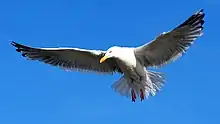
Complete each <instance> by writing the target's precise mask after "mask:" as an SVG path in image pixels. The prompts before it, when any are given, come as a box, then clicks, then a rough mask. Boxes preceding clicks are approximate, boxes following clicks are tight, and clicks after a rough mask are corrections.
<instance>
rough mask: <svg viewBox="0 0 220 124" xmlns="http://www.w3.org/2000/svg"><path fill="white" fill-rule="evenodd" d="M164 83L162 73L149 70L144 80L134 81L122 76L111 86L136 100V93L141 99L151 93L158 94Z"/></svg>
mask: <svg viewBox="0 0 220 124" xmlns="http://www.w3.org/2000/svg"><path fill="white" fill-rule="evenodd" d="M164 83H165V80H164V76H163V74H162V73H158V72H154V71H147V72H146V80H145V81H143V82H132V80H131V79H128V78H126V77H125V76H122V77H121V78H120V79H119V80H118V81H116V82H115V83H114V84H112V86H111V87H112V88H113V89H114V90H115V91H116V92H118V93H120V94H121V95H122V96H126V97H128V98H130V97H132V101H135V99H136V95H138V96H140V99H141V100H143V99H144V98H148V96H149V95H152V96H154V95H156V92H158V91H159V90H160V89H161V88H162V87H163V85H164Z"/></svg>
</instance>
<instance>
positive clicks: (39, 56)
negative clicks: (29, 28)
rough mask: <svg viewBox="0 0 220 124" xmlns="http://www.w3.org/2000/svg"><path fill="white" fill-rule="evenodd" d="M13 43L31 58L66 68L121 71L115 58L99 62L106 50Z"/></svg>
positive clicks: (105, 71)
mask: <svg viewBox="0 0 220 124" xmlns="http://www.w3.org/2000/svg"><path fill="white" fill-rule="evenodd" d="M11 44H12V45H13V46H15V47H16V51H17V52H20V53H21V54H22V56H23V57H26V58H28V59H29V60H37V61H40V62H44V63H46V64H50V65H53V66H58V67H60V68H62V69H65V70H77V71H93V72H100V73H113V72H120V73H121V71H120V68H119V67H118V65H117V63H116V61H115V60H114V59H113V58H112V59H108V60H106V62H104V63H101V64H100V63H99V60H100V59H101V58H102V57H103V56H104V55H105V51H100V50H99V51H98V50H86V49H79V48H33V47H29V46H25V45H21V44H19V43H16V42H12V43H11Z"/></svg>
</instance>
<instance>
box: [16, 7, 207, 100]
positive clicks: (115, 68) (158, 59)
mask: <svg viewBox="0 0 220 124" xmlns="http://www.w3.org/2000/svg"><path fill="white" fill-rule="evenodd" d="M204 16H205V14H204V12H203V9H201V10H199V11H198V12H196V13H195V14H193V15H192V16H191V17H189V18H188V19H187V20H186V21H185V22H183V23H182V24H180V25H179V26H177V27H176V28H174V29H173V30H171V31H169V32H165V33H162V34H161V35H159V36H158V37H156V38H155V39H154V40H153V41H151V42H150V43H147V44H144V45H142V46H140V47H119V46H114V47H111V48H109V49H108V50H107V51H100V50H86V49H79V48H33V47H29V46H25V45H21V44H18V43H16V42H12V45H13V46H15V47H16V48H17V49H16V50H17V51H18V52H20V53H22V55H23V56H24V57H27V58H28V59H30V60H38V61H41V62H44V63H47V64H51V65H53V66H59V67H61V68H63V69H65V70H79V71H93V72H99V73H109V74H112V73H114V72H118V73H120V74H123V76H122V77H121V78H120V79H119V80H118V81H117V82H115V83H114V84H113V85H112V88H113V89H114V90H115V91H116V92H118V93H120V94H121V95H122V96H127V97H131V98H132V101H135V100H136V99H137V98H138V97H139V98H140V100H141V101H142V100H143V99H144V98H147V97H148V96H149V95H150V94H151V95H155V94H156V92H157V91H159V90H160V89H161V88H162V86H163V85H164V82H165V80H164V77H163V75H162V74H161V73H158V72H153V71H149V70H146V68H147V67H161V66H162V65H164V64H167V63H168V62H170V61H174V60H176V59H177V58H178V57H180V56H181V55H182V54H183V53H184V52H185V51H186V50H187V49H188V48H189V46H190V45H191V44H192V43H193V41H194V40H196V39H197V38H198V37H199V36H201V35H202V30H203V24H204Z"/></svg>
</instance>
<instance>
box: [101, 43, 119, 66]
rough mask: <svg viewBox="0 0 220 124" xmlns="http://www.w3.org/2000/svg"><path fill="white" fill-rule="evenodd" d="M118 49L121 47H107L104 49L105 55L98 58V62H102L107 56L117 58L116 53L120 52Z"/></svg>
mask: <svg viewBox="0 0 220 124" xmlns="http://www.w3.org/2000/svg"><path fill="white" fill-rule="evenodd" d="M120 51H121V49H120V47H118V46H113V47H111V48H109V49H108V50H107V51H106V54H105V56H104V57H102V58H101V59H100V63H102V62H104V61H105V60H106V59H108V58H112V57H116V58H117V57H118V55H119V54H118V53H120Z"/></svg>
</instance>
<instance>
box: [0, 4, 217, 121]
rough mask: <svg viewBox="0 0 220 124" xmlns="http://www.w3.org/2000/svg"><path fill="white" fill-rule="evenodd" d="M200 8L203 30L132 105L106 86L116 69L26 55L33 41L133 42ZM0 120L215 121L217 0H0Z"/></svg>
mask: <svg viewBox="0 0 220 124" xmlns="http://www.w3.org/2000/svg"><path fill="white" fill-rule="evenodd" d="M200 8H204V11H205V13H206V17H205V20H206V22H205V25H204V27H205V28H204V35H203V36H202V37H200V38H199V39H198V40H197V41H196V42H195V44H194V45H193V46H192V47H191V49H189V50H188V51H187V54H185V55H184V56H183V57H182V58H181V59H179V60H178V61H176V62H174V63H171V64H169V65H167V66H165V67H164V68H162V69H158V71H160V72H163V73H165V74H166V80H167V83H166V84H165V87H163V89H162V90H161V91H160V92H159V93H158V94H157V95H156V96H155V97H150V98H149V99H148V100H145V101H144V102H139V101H137V102H136V103H132V102H131V100H130V99H127V98H125V97H122V96H120V95H119V94H117V93H115V92H114V91H113V90H112V89H111V88H110V86H111V84H112V83H113V82H114V81H116V80H118V79H119V78H120V75H118V74H116V75H113V76H111V75H106V76H104V75H98V74H94V73H80V72H65V71H63V70H61V69H59V68H56V67H52V66H50V65H46V64H42V63H39V62H37V61H27V60H26V59H24V58H22V57H21V56H20V54H18V53H17V52H16V51H15V49H14V48H13V47H12V46H11V45H10V42H9V41H10V40H15V41H17V42H19V43H22V44H26V45H31V46H34V47H58V46H59V47H62V46H64V47H68V46H69V47H80V48H88V49H102V50H105V49H107V48H109V47H110V46H112V45H120V46H138V45H141V44H144V43H146V42H148V41H150V40H152V39H153V38H154V37H156V36H157V35H159V34H160V33H162V32H165V31H169V30H171V29H172V28H174V27H175V26H177V25H179V24H180V23H182V22H183V21H184V20H185V19H187V18H188V17H189V16H191V15H192V14H193V13H194V12H196V11H197V10H199V9H200ZM0 10H1V11H0V16H1V19H0V46H1V49H0V52H1V61H0V66H1V78H0V124H87V123H89V124H91V123H94V124H117V123H121V124H122V123H125V124H134V123H135V124H136V123H142V124H208V123H212V124H219V111H220V107H219V104H220V99H219V98H220V97H219V95H220V94H219V87H220V81H219V78H218V77H219V70H220V66H219V63H220V58H219V53H220V49H219V46H220V41H219V37H218V36H219V27H220V26H219V22H220V16H219V15H220V14H219V13H220V1H219V0H184V1H179V2H177V0H169V1H165V0H143V1H140V0H136V1H129V0H120V1H119V0H109V1H104V0H78V1H76V0H59V1H58V0H36V1H30V0H19V1H18V0H17V1H16V0H7V1H6V0H5V1H1V2H0Z"/></svg>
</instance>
